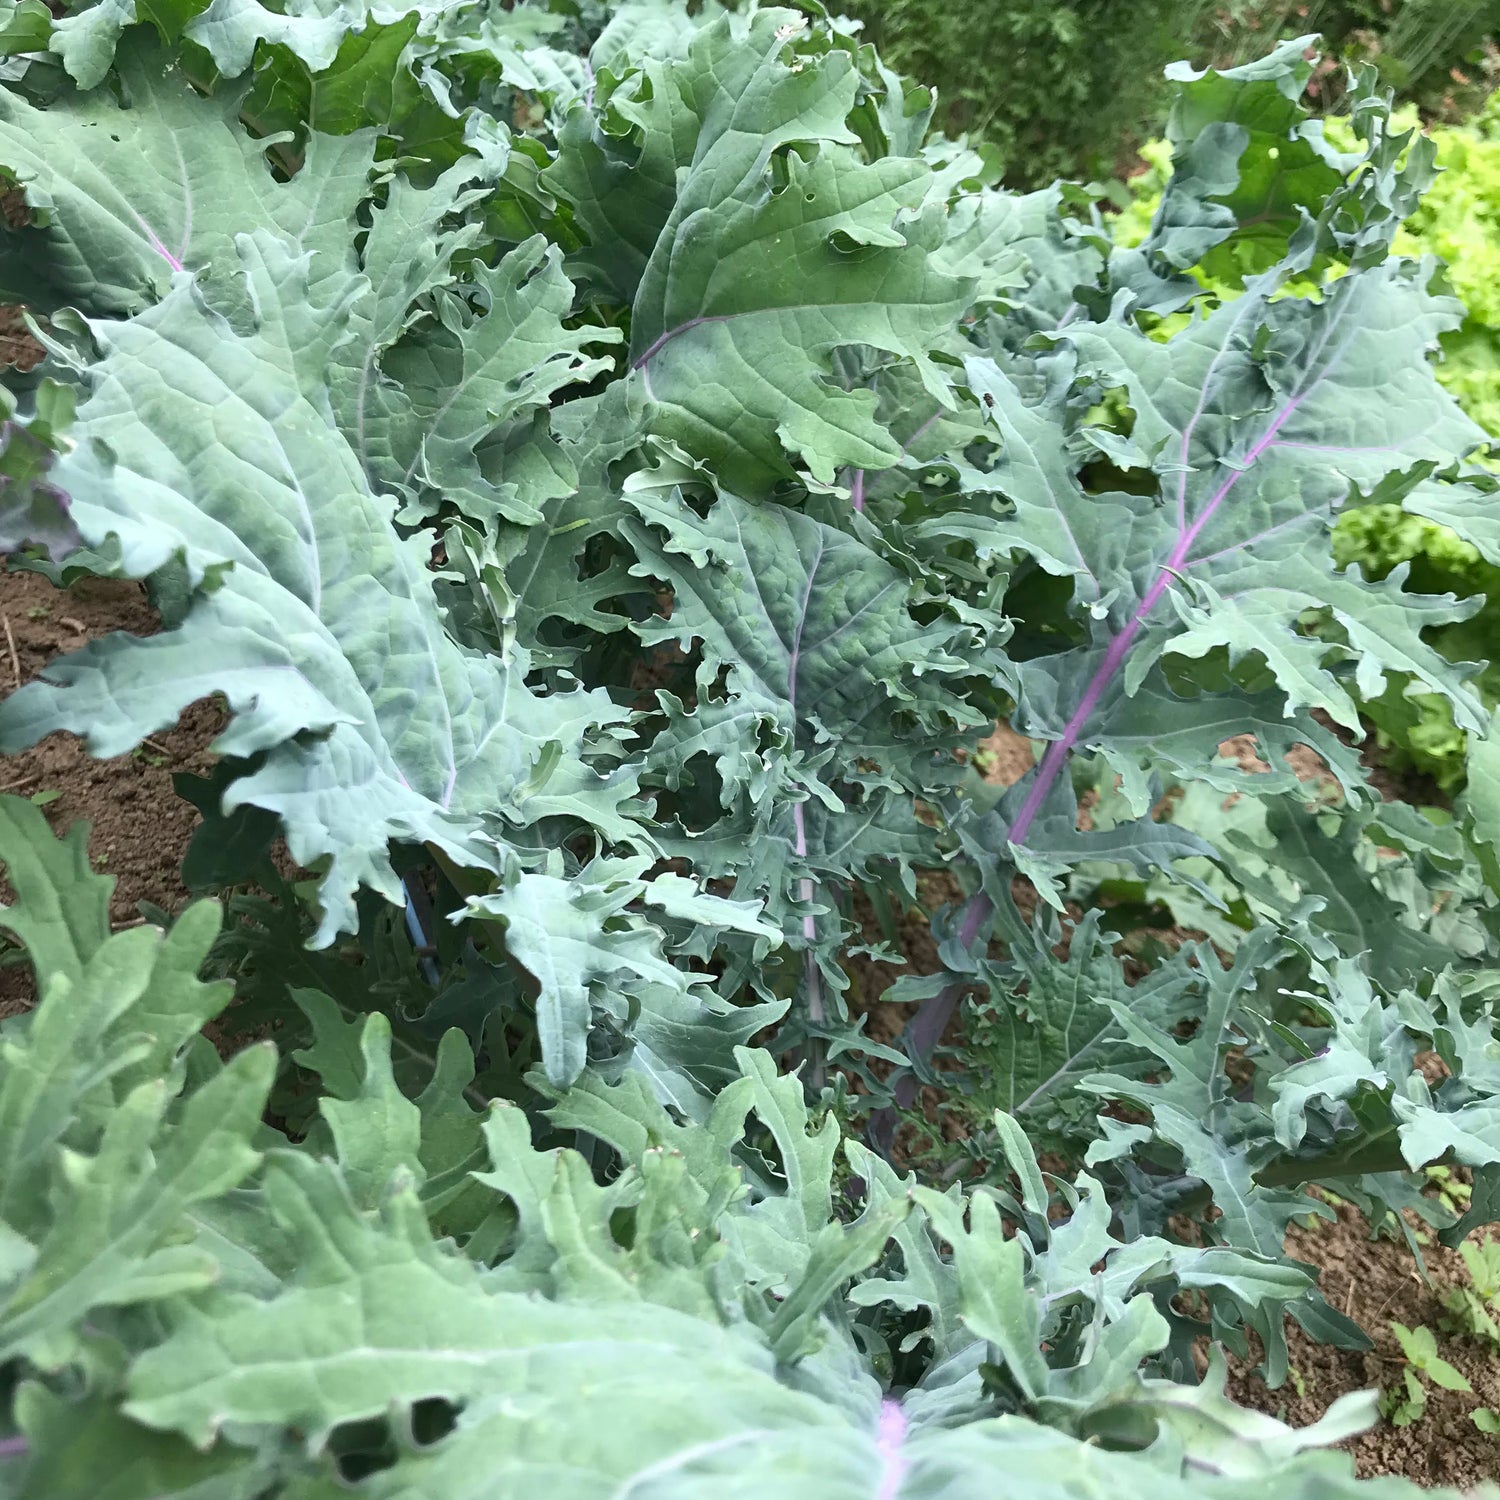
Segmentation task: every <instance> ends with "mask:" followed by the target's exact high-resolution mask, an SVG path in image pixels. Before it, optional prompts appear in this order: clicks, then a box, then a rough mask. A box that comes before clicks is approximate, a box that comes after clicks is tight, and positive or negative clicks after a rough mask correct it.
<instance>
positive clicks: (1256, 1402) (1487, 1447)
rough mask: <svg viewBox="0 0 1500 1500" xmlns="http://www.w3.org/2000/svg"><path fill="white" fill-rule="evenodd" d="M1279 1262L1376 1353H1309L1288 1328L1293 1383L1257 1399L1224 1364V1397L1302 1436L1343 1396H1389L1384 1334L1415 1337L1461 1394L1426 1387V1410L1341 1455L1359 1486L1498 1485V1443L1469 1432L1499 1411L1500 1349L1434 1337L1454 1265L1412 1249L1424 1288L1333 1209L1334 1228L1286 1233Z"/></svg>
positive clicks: (1395, 1374) (1344, 1212)
mask: <svg viewBox="0 0 1500 1500" xmlns="http://www.w3.org/2000/svg"><path fill="white" fill-rule="evenodd" d="M1287 1254H1288V1255H1289V1256H1290V1257H1291V1258H1292V1259H1293V1260H1300V1261H1305V1262H1307V1263H1308V1264H1310V1265H1314V1266H1316V1267H1318V1269H1319V1272H1320V1276H1319V1284H1320V1286H1321V1287H1322V1291H1323V1295H1324V1296H1325V1297H1327V1299H1328V1300H1329V1302H1331V1303H1332V1304H1333V1305H1334V1306H1336V1307H1337V1308H1339V1309H1340V1310H1341V1311H1342V1312H1345V1313H1347V1314H1348V1315H1349V1316H1350V1317H1352V1318H1353V1319H1354V1321H1355V1322H1356V1323H1358V1324H1359V1325H1360V1326H1361V1327H1362V1328H1363V1329H1364V1330H1365V1331H1366V1332H1367V1333H1368V1334H1369V1335H1370V1336H1371V1337H1372V1338H1373V1339H1374V1340H1375V1346H1376V1347H1375V1349H1374V1350H1373V1351H1371V1352H1370V1353H1367V1354H1359V1353H1351V1352H1348V1351H1346V1350H1340V1349H1334V1348H1330V1347H1329V1346H1327V1345H1324V1344H1316V1343H1314V1342H1313V1341H1312V1340H1311V1339H1309V1338H1308V1337H1307V1335H1306V1334H1304V1333H1303V1332H1302V1330H1301V1329H1300V1328H1298V1327H1297V1326H1296V1325H1295V1324H1293V1323H1291V1322H1290V1321H1288V1323H1287V1332H1288V1343H1289V1345H1290V1347H1291V1361H1292V1368H1293V1371H1294V1372H1295V1374H1294V1378H1292V1379H1289V1380H1288V1381H1287V1383H1286V1384H1285V1385H1283V1386H1282V1387H1281V1389H1280V1390H1276V1391H1273V1390H1269V1389H1268V1388H1267V1387H1266V1385H1265V1383H1264V1382H1263V1381H1262V1380H1260V1379H1259V1377H1257V1376H1255V1375H1252V1374H1250V1373H1248V1371H1247V1369H1246V1367H1245V1366H1244V1365H1243V1364H1240V1365H1238V1366H1237V1367H1235V1364H1234V1362H1231V1366H1232V1368H1231V1373H1230V1378H1229V1384H1228V1390H1229V1394H1230V1395H1231V1396H1233V1397H1234V1399H1235V1400H1237V1401H1239V1402H1241V1403H1242V1404H1243V1405H1246V1406H1251V1407H1255V1408H1257V1409H1259V1410H1261V1411H1265V1412H1269V1413H1270V1414H1271V1415H1273V1416H1277V1417H1280V1418H1281V1419H1282V1420H1283V1421H1285V1422H1289V1423H1291V1424H1292V1425H1293V1426H1294V1427H1303V1426H1306V1425H1307V1424H1308V1423H1310V1422H1314V1421H1316V1420H1317V1419H1318V1418H1319V1417H1320V1416H1322V1415H1323V1413H1324V1412H1325V1411H1327V1410H1328V1408H1329V1406H1330V1405H1331V1404H1332V1403H1333V1401H1334V1400H1335V1399H1336V1398H1337V1397H1339V1396H1342V1395H1344V1394H1345V1393H1346V1392H1348V1391H1358V1390H1371V1389H1382V1390H1383V1389H1389V1388H1393V1387H1399V1386H1400V1385H1401V1383H1402V1369H1403V1363H1404V1362H1403V1360H1402V1357H1401V1350H1400V1347H1399V1345H1398V1344H1397V1343H1396V1339H1395V1336H1394V1335H1393V1334H1392V1332H1391V1324H1392V1323H1404V1324H1405V1325H1406V1326H1407V1327H1408V1328H1420V1327H1426V1328H1429V1329H1431V1330H1432V1332H1433V1333H1434V1334H1435V1335H1436V1337H1437V1342H1438V1353H1439V1354H1440V1355H1441V1356H1442V1358H1444V1359H1446V1360H1447V1361H1448V1362H1449V1363H1450V1364H1452V1365H1454V1366H1455V1367H1456V1368H1457V1369H1459V1370H1460V1371H1461V1372H1462V1373H1463V1374H1464V1375H1465V1376H1467V1378H1468V1380H1469V1383H1470V1384H1471V1385H1472V1386H1473V1387H1474V1389H1473V1392H1472V1394H1470V1393H1467V1392H1463V1391H1445V1390H1441V1389H1439V1388H1438V1387H1436V1386H1434V1385H1432V1384H1431V1383H1430V1382H1429V1383H1428V1397H1427V1409H1426V1411H1425V1412H1424V1414H1423V1415H1422V1416H1421V1417H1420V1418H1419V1419H1418V1420H1417V1421H1416V1422H1413V1423H1412V1424H1411V1425H1410V1426H1407V1427H1392V1426H1391V1425H1390V1424H1389V1423H1388V1422H1385V1421H1382V1422H1380V1423H1379V1424H1378V1425H1377V1426H1376V1427H1373V1428H1372V1429H1371V1430H1370V1431H1369V1432H1366V1433H1364V1434H1363V1435H1362V1436H1360V1437H1357V1438H1354V1439H1351V1440H1350V1441H1349V1442H1347V1443H1345V1444H1343V1446H1344V1447H1345V1448H1347V1449H1348V1450H1349V1451H1350V1452H1351V1453H1352V1454H1353V1455H1354V1465H1355V1468H1356V1470H1357V1471H1358V1472H1359V1474H1360V1475H1361V1476H1364V1477H1370V1476H1373V1475H1377V1474H1400V1475H1404V1476H1405V1477H1406V1478H1408V1479H1411V1480H1414V1481H1415V1482H1416V1483H1418V1484H1422V1485H1455V1486H1458V1487H1461V1488H1471V1487H1473V1486H1474V1485H1477V1484H1479V1483H1481V1482H1483V1481H1485V1480H1496V1479H1500V1438H1497V1437H1493V1436H1489V1435H1487V1434H1485V1433H1482V1432H1480V1431H1479V1429H1478V1428H1477V1427H1475V1425H1474V1423H1473V1420H1472V1417H1471V1413H1473V1412H1474V1411H1476V1410H1477V1409H1478V1408H1480V1407H1489V1408H1490V1409H1492V1410H1500V1348H1495V1347H1493V1346H1490V1345H1486V1344H1483V1343H1481V1342H1478V1341H1476V1340H1473V1339H1470V1338H1465V1337H1462V1336H1460V1335H1458V1334H1456V1333H1451V1332H1448V1331H1445V1329H1444V1327H1443V1318H1444V1308H1443V1296H1444V1294H1445V1293H1446V1292H1447V1291H1449V1290H1450V1289H1451V1288H1454V1287H1462V1286H1466V1285H1467V1284H1468V1275H1467V1272H1466V1271H1465V1269H1464V1265H1463V1261H1462V1260H1461V1259H1460V1257H1459V1256H1458V1255H1457V1254H1456V1253H1455V1252H1453V1251H1451V1250H1445V1249H1444V1248H1443V1247H1442V1246H1441V1245H1438V1244H1436V1243H1433V1244H1430V1245H1423V1248H1422V1255H1423V1258H1424V1260H1425V1262H1426V1266H1427V1273H1428V1276H1429V1277H1430V1278H1431V1282H1430V1283H1428V1282H1424V1281H1423V1279H1422V1277H1421V1275H1420V1273H1419V1272H1418V1270H1417V1266H1416V1262H1415V1261H1414V1260H1413V1258H1412V1255H1411V1252H1410V1250H1408V1248H1407V1246H1406V1244H1405V1242H1404V1240H1402V1241H1397V1240H1392V1239H1378V1240H1372V1239H1371V1238H1370V1231H1369V1227H1368V1225H1367V1224H1366V1222H1365V1220H1364V1218H1363V1216H1362V1215H1361V1214H1360V1213H1359V1211H1358V1210H1357V1209H1356V1208H1354V1207H1353V1206H1352V1205H1351V1204H1348V1203H1343V1204H1340V1205H1339V1207H1338V1219H1337V1221H1336V1222H1333V1223H1327V1222H1323V1221H1320V1222H1319V1223H1318V1224H1317V1226H1316V1227H1314V1228H1312V1229H1304V1228H1302V1227H1300V1226H1294V1227H1293V1228H1292V1230H1291V1232H1290V1233H1289V1234H1288V1236H1287ZM1299 1387H1300V1389H1299Z"/></svg>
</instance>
